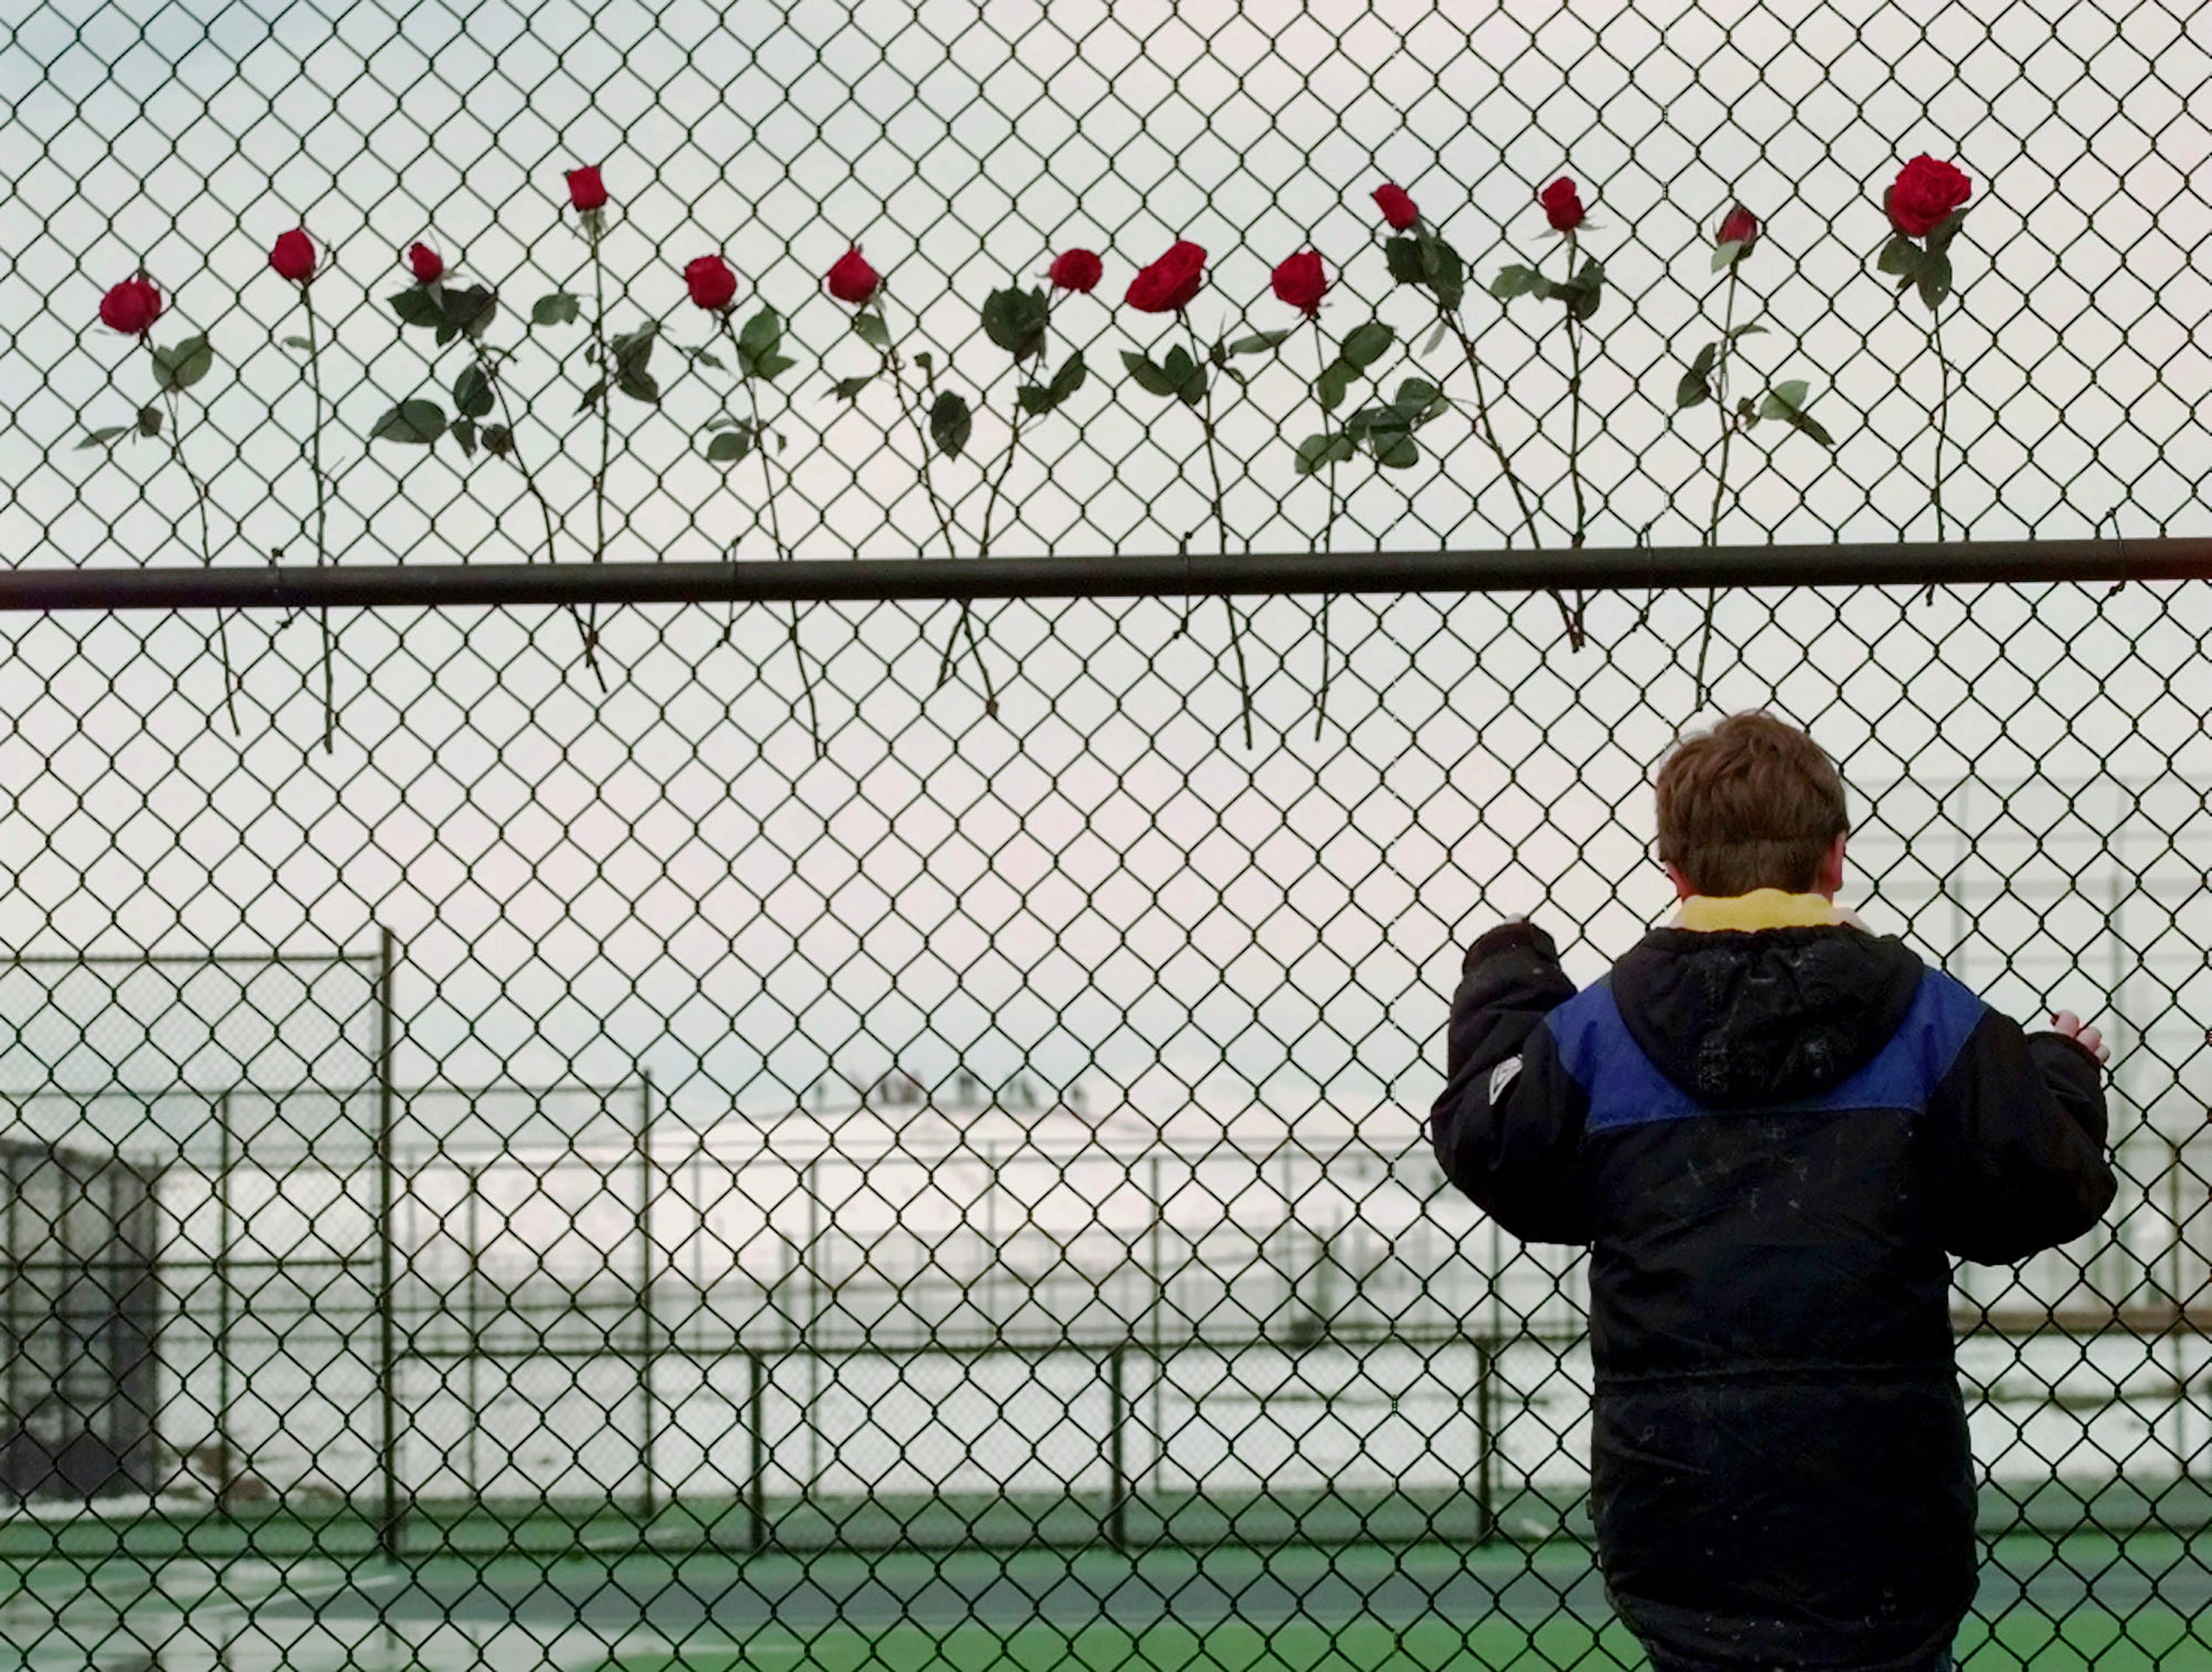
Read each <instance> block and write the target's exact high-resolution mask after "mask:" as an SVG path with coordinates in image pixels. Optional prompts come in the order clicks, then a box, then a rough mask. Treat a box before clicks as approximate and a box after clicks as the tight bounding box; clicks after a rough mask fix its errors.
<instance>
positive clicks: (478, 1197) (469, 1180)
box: [461, 1167, 485, 1510]
mask: <svg viewBox="0 0 2212 1672" xmlns="http://www.w3.org/2000/svg"><path fill="white" fill-rule="evenodd" d="M461 1180H462V1183H463V1185H464V1187H465V1189H467V1191H468V1193H469V1204H468V1228H467V1230H466V1231H465V1233H464V1234H465V1236H466V1237H467V1238H468V1250H467V1253H468V1262H469V1284H468V1299H467V1301H466V1303H465V1304H466V1305H467V1308H468V1311H467V1317H466V1322H467V1324H468V1342H467V1347H468V1355H469V1496H470V1497H471V1499H473V1500H474V1502H473V1504H472V1505H471V1507H472V1508H474V1509H477V1510H481V1509H483V1495H484V1494H483V1450H482V1444H483V1426H484V1408H483V1380H482V1366H483V1355H484V1350H485V1349H484V1339H483V1231H482V1228H481V1225H480V1221H479V1219H478V1210H479V1209H480V1208H481V1207H483V1168H482V1167H464V1168H463V1169H461Z"/></svg>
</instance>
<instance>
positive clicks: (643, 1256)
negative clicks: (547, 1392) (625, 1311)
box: [637, 1073, 656, 1521]
mask: <svg viewBox="0 0 2212 1672" xmlns="http://www.w3.org/2000/svg"><path fill="white" fill-rule="evenodd" d="M637 1315H638V1316H637V1393H638V1406H639V1411H638V1439H637V1461H638V1468H639V1471H640V1473H641V1475H642V1476H643V1485H642V1487H641V1489H640V1491H639V1494H638V1512H639V1515H640V1517H641V1519H643V1520H646V1521H651V1520H652V1519H653V1509H654V1505H653V1499H654V1492H653V1425H654V1422H655V1419H656V1413H655V1411H654V1409H653V1358H654V1353H653V1076H652V1074H651V1073H644V1074H641V1076H640V1082H639V1087H638V1116H637Z"/></svg>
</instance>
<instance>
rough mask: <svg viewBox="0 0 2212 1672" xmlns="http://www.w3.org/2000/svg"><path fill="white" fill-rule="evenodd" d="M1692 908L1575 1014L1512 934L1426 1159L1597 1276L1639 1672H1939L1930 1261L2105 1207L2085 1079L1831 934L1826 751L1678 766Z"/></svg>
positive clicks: (2004, 1024)
mask: <svg viewBox="0 0 2212 1672" xmlns="http://www.w3.org/2000/svg"><path fill="white" fill-rule="evenodd" d="M1657 788H1658V802H1659V857H1660V858H1661V859H1662V860H1663V861H1664V862H1665V864H1666V867H1667V874H1668V877H1669V878H1670V879H1672V880H1673V882H1674V889H1675V892H1676V894H1677V896H1678V897H1680V900H1681V909H1680V914H1679V915H1678V916H1677V918H1676V919H1675V920H1674V921H1673V922H1672V923H1670V925H1669V926H1668V927H1663V928H1660V929H1657V930H1655V931H1654V932H1653V933H1650V935H1648V936H1646V937H1645V938H1644V940H1643V941H1642V942H1641V943H1640V944H1638V945H1637V946H1636V947H1634V948H1633V949H1632V950H1631V951H1630V952H1629V953H1628V955H1627V956H1626V957H1625V958H1622V959H1621V960H1620V963H1619V964H1615V965H1614V966H1613V972H1612V974H1611V975H1610V976H1608V977H1607V979H1606V980H1604V981H1602V982H1599V983H1598V984H1597V985H1595V986H1594V987H1591V988H1587V989H1585V990H1584V991H1583V992H1581V993H1577V992H1576V991H1575V989H1574V988H1573V986H1572V985H1571V983H1570V982H1568V981H1567V980H1566V978H1565V976H1563V975H1561V974H1560V971H1559V960H1558V955H1557V952H1556V950H1555V949H1554V947H1553V943H1552V939H1551V937H1550V936H1549V935H1547V934H1546V933H1544V932H1543V931H1542V930H1541V929H1539V928H1537V927H1534V925H1533V924H1531V923H1529V922H1528V921H1513V922H1509V923H1506V924H1504V925H1503V926H1502V927H1498V928H1496V929H1493V930H1492V931H1491V932H1490V933H1488V934H1486V935H1484V936H1483V937H1482V938H1481V939H1480V940H1478V941H1476V942H1475V944H1474V946H1473V947H1472V948H1471V949H1470V950H1469V952H1468V955H1467V963H1466V969H1465V975H1464V977H1463V979H1462V982H1461V984H1460V988H1459V993H1458V995H1457V997H1456V998H1455V999H1454V1000H1453V1001H1452V1015H1451V1033H1450V1043H1449V1065H1448V1067H1449V1080H1448V1082H1447V1084H1446V1085H1445V1087H1444V1090H1443V1095H1442V1096H1441V1097H1438V1098H1437V1104H1436V1107H1435V1110H1434V1111H1433V1112H1432V1114H1431V1124H1430V1131H1431V1136H1432V1137H1433V1139H1434V1140H1435V1143H1436V1149H1437V1159H1438V1160H1439V1161H1440V1162H1442V1163H1443V1168H1444V1171H1445V1172H1446V1173H1447V1174H1449V1176H1450V1177H1451V1180H1452V1182H1453V1183H1455V1184H1456V1185H1458V1186H1459V1188H1460V1189H1462V1190H1464V1191H1465V1192H1466V1193H1467V1194H1468V1195H1470V1196H1472V1197H1473V1198H1474V1200H1475V1201H1476V1202H1477V1203H1478V1204H1480V1206H1481V1207H1482V1208H1483V1209H1484V1210H1485V1211H1486V1212H1487V1213H1490V1214H1491V1215H1492V1217H1493V1218H1494V1219H1496V1220H1497V1221H1498V1224H1499V1225H1502V1226H1504V1228H1505V1229H1506V1230H1507V1231H1511V1232H1512V1233H1513V1234H1514V1235H1515V1236H1516V1237H1522V1238H1523V1239H1524V1240H1527V1241H1530V1242H1544V1243H1584V1244H1588V1245H1589V1248H1590V1250H1591V1253H1590V1350H1591V1358H1592V1359H1593V1362H1594V1366H1595V1377H1596V1379H1595V1391H1594V1395H1593V1401H1592V1402H1593V1417H1594V1422H1593V1426H1592V1439H1591V1444H1590V1507H1591V1516H1592V1518H1593V1520H1594V1522H1595V1529H1596V1535H1597V1548H1598V1558H1599V1562H1600V1566H1601V1568H1602V1570H1603V1572H1604V1576H1605V1587H1606V1593H1607V1596H1608V1598H1609V1599H1610V1600H1611V1602H1612V1603H1613V1608H1614V1609H1615V1611H1616V1612H1617V1613H1619V1614H1620V1616H1621V1618H1622V1619H1623V1620H1625V1621H1626V1624H1627V1625H1628V1626H1629V1628H1630V1629H1631V1630H1632V1632H1634V1633H1635V1634H1636V1636H1637V1638H1638V1640H1639V1641H1641V1642H1642V1643H1643V1645H1644V1648H1645V1649H1646V1651H1648V1652H1649V1653H1650V1657H1651V1663H1652V1666H1653V1668H1654V1669H1655V1672H1706V1669H1729V1672H1773V1669H1778V1668H1779V1669H1787V1672H1798V1669H1813V1668H1821V1669H1834V1672H1844V1669H1849V1672H1942V1669H1948V1668H1949V1667H1950V1665H1951V1659H1950V1652H1949V1645H1950V1643H1951V1639H1952V1637H1953V1635H1954V1632H1956V1631H1957V1629H1958V1627H1959V1624H1960V1621H1961V1620H1964V1619H1965V1617H1966V1612H1967V1609H1968V1608H1969V1607H1970V1606H1971V1605H1972V1602H1973V1598H1974V1589H1975V1547H1974V1475H1973V1463H1972V1453H1971V1451H1970V1450H1969V1448H1968V1444H1967V1433H1966V1408H1965V1405H1964V1404H1963V1402H1962V1401H1961V1400H1960V1393H1959V1383H1958V1376H1957V1369H1956V1365H1955V1362H1954V1359H1953V1356H1952V1346H1953V1343H1952V1336H1951V1319H1950V1310H1949V1282H1950V1268H1949V1266H1948V1263H1947V1262H1946V1260H1945V1256H1946V1255H1955V1256H1959V1257H1960V1258H1962V1259H1966V1260H1972V1261H1977V1262H1982V1263H1984V1264H1990V1265H1997V1264H2010V1263H2012V1262H2016V1261H2020V1260H2023V1259H2026V1258H2027V1256H2029V1255H2031V1254H2033V1253H2035V1252H2037V1251H2038V1250H2039V1249H2045V1248H2051V1247H2053V1246H2056V1245H2057V1244H2058V1243H2064V1242H2068V1241H2069V1240H2071V1239H2072V1238H2074V1237H2079V1236H2081V1234H2082V1233H2083V1232H2084V1231H2087V1230H2088V1229H2089V1228H2090V1227H2091V1226H2092V1225H2095V1224H2096V1223H2097V1221H2098V1219H2099V1218H2100V1216H2101V1215H2102V1214H2103V1213H2104V1211H2105V1209H2106V1207H2109V1206H2110V1205H2111V1203H2112V1196H2113V1193H2114V1190H2115V1188H2116V1186H2115V1182H2114V1180H2113V1177H2112V1170H2111V1168H2110V1167H2109V1166H2107V1165H2106V1159H2105V1103H2104V1093H2103V1090H2102V1085H2101V1080H2102V1064H2103V1062H2104V1061H2105V1060H2106V1055H2108V1053H2107V1051H2106V1047H2105V1045H2104V1043H2103V1042H2102V1041H2101V1040H2100V1038H2099V1037H2098V1035H2097V1031H2096V1030H2095V1029H2093V1028H2085V1027H2083V1026H2082V1025H2081V1022H2080V1021H2079V1020H2078V1019H2077V1018H2075V1017H2074V1016H2073V1015H2072V1014H2071V1013H2070V1012H2060V1013H2059V1014H2058V1015H2057V1016H2056V1017H2054V1018H2052V1024H2051V1025H2052V1031H2049V1032H2040V1033H2037V1034H2034V1035H2033V1036H2029V1035H2024V1034H2023V1033H2022V1032H2021V1030H2020V1028H2019V1027H2018V1026H2016V1025H2015V1024H2013V1023H2012V1022H2010V1021H2008V1020H2007V1019H2006V1018H2003V1017H2002V1016H1999V1015H1998V1014H1996V1012H1994V1011H1992V1010H1990V1008H1989V1007H1988V1006H1985V1005H1984V1004H1983V1003H1982V1001H1981V1000H1979V999H1978V998H1976V997H1975V996H1974V995H1973V994H1972V993H1970V992H1968V991H1967V990H1966V988H1964V987H1962V986H1960V984H1959V983H1958V982H1956V981H1954V980H1953V979H1952V978H1951V977H1950V976H1946V975H1944V974H1942V973H1941V972H1940V971H1937V970H1929V969H1928V968H1926V967H1925V966H1923V964H1921V962H1920V960H1919V958H1917V957H1915V956H1914V955H1913V953H1912V952H1910V951H1909V950H1908V949H1907V948H1906V947H1905V944H1904V943H1903V942H1902V941H1900V940H1898V939H1892V938H1883V939H1877V938H1876V937H1875V936H1874V935H1872V934H1869V933H1867V932H1866V931H1865V930H1864V929H1863V927H1861V926H1860V925H1859V923H1858V921H1857V919H1856V918H1855V917H1853V916H1851V915H1850V913H1848V912H1845V911H1843V910H1841V909H1838V908H1837V907H1836V905H1835V904H1834V899H1835V894H1836V891H1837V890H1838V888H1839V887H1840V886H1841V885H1842V884H1843V876H1844V836H1845V833H1846V831H1847V830H1848V826H1849V821H1848V819H1847V818H1846V815H1845V810H1844V787H1843V781H1842V779H1841V778H1840V777H1839V776H1838V774H1837V771H1836V769H1835V766H1834V764H1833V763H1832V762H1830V760H1829V759H1828V757H1826V755H1825V754H1823V753H1822V752H1821V751H1820V748H1819V747H1818V745H1815V744H1814V742H1813V740H1812V739H1810V738H1809V737H1808V736H1807V735H1806V734H1805V733H1802V732H1801V731H1798V730H1797V729H1796V727H1791V726H1788V725H1785V724H1784V723H1783V722H1782V721H1780V720H1777V719H1775V718H1774V717H1773V716H1771V715H1770V714H1736V715H1734V716H1732V717H1730V718H1729V719H1727V720H1723V721H1722V722H1721V723H1720V724H1719V725H1718V726H1717V727H1714V728H1713V729H1712V731H1711V732H1710V733H1705V734H1703V735H1699V736H1696V737H1692V738H1691V739H1688V740H1686V741H1685V742H1684V743H1682V744H1681V745H1680V746H1679V747H1678V748H1677V749H1676V750H1675V751H1674V753H1673V754H1672V755H1671V756H1669V757H1668V759H1667V762H1666V763H1665V764H1664V765H1663V766H1662V768H1661V769H1660V772H1659V778H1658V786H1657Z"/></svg>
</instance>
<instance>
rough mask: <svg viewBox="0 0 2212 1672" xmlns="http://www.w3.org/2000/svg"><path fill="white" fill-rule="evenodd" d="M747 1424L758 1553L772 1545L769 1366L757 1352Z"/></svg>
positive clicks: (750, 1515) (749, 1495)
mask: <svg viewBox="0 0 2212 1672" xmlns="http://www.w3.org/2000/svg"><path fill="white" fill-rule="evenodd" d="M745 1380H746V1383H747V1386H746V1389H745V1406H746V1410H747V1416H746V1419H745V1426H747V1427H748V1428H750V1430H751V1431H752V1457H751V1460H750V1468H748V1470H747V1473H746V1478H745V1538H746V1542H747V1544H748V1546H749V1547H750V1548H751V1550H752V1551H753V1553H755V1554H758V1553H760V1552H761V1551H763V1550H765V1549H766V1548H767V1547H768V1366H767V1365H766V1364H765V1363H764V1362H763V1359H762V1356H761V1354H760V1353H757V1352H749V1353H746V1354H745Z"/></svg>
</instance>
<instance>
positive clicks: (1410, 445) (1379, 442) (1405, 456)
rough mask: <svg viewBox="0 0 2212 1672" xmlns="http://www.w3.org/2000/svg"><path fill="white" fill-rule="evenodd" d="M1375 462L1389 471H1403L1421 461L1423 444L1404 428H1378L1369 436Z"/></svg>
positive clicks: (1369, 444)
mask: <svg viewBox="0 0 2212 1672" xmlns="http://www.w3.org/2000/svg"><path fill="white" fill-rule="evenodd" d="M1368 446H1369V447H1371V448H1372V449H1373V450H1374V453H1375V462H1376V464H1378V465H1382V466H1383V469H1385V470H1389V471H1402V470H1407V469H1410V468H1411V467H1412V466H1413V465H1418V464H1419V463H1420V462H1421V444H1420V443H1419V441H1415V440H1414V439H1413V436H1412V435H1410V434H1408V433H1407V431H1405V430H1402V429H1378V430H1376V431H1374V432H1373V433H1371V434H1370V435H1369V437H1368Z"/></svg>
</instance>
